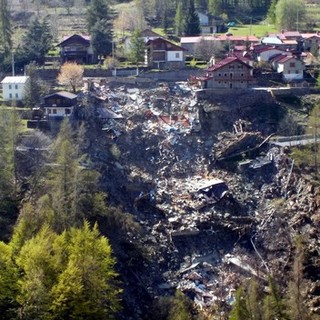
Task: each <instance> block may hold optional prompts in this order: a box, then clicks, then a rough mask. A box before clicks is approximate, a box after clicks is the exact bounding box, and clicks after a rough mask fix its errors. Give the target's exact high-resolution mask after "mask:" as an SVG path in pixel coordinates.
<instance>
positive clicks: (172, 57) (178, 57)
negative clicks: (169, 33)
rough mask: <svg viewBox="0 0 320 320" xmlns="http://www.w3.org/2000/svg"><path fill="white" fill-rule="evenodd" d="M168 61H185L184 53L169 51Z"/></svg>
mask: <svg viewBox="0 0 320 320" xmlns="http://www.w3.org/2000/svg"><path fill="white" fill-rule="evenodd" d="M167 61H183V51H167Z"/></svg>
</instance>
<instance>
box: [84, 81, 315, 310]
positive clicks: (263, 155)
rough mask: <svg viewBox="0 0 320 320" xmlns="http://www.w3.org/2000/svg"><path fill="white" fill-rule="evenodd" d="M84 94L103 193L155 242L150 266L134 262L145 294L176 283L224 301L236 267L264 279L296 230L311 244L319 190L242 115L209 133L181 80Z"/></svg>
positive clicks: (95, 88)
mask: <svg viewBox="0 0 320 320" xmlns="http://www.w3.org/2000/svg"><path fill="white" fill-rule="evenodd" d="M89 92H90V93H85V94H90V95H93V96H94V99H96V100H95V101H96V105H95V106H96V108H97V110H98V112H97V114H98V117H99V119H100V122H101V135H100V136H99V139H98V140H97V142H96V144H95V149H99V150H100V157H99V158H98V157H97V158H96V159H95V161H96V162H101V163H104V167H103V168H104V169H103V170H104V171H103V172H102V174H103V179H104V184H105V187H106V190H107V191H108V193H109V196H110V201H112V202H114V203H116V204H119V205H121V206H123V207H124V208H125V209H126V210H127V211H129V212H130V213H132V214H134V215H135V217H136V218H137V220H138V221H139V223H140V224H141V225H142V226H143V228H144V229H145V238H144V240H143V242H144V244H145V245H146V246H152V247H154V248H155V250H154V252H155V253H154V257H153V259H154V264H153V266H152V267H150V269H149V270H148V271H146V270H145V272H143V270H140V271H141V274H140V277H141V278H145V279H146V283H150V282H151V283H152V282H153V283H152V285H151V286H149V287H148V288H147V290H148V291H149V292H152V293H153V294H154V295H159V294H160V295H161V294H166V292H171V291H172V289H180V290H181V291H183V292H185V293H186V294H188V295H189V296H190V297H191V298H192V299H193V300H194V301H195V303H197V304H198V305H199V306H200V307H201V308H207V307H210V306H211V305H212V304H214V303H216V301H217V300H220V301H224V302H225V303H227V304H229V303H231V302H232V299H233V292H234V289H235V288H236V286H237V283H238V282H239V281H240V280H241V276H239V274H241V275H242V276H243V277H246V276H254V277H257V278H260V279H261V281H264V280H265V279H266V273H267V270H269V271H270V270H272V271H275V270H278V271H279V270H284V268H285V267H287V264H288V261H290V259H292V251H291V247H292V241H293V239H292V237H293V235H294V234H295V233H299V232H309V233H310V237H311V238H312V246H314V247H315V248H316V246H318V245H319V233H318V231H317V229H316V228H317V227H318V226H319V221H320V219H319V217H320V212H319V207H320V203H319V201H320V200H319V199H320V191H319V188H318V187H315V186H313V185H312V184H311V183H308V182H307V181H306V180H305V179H304V178H303V177H302V176H300V175H297V174H296V173H294V170H293V169H294V163H293V162H292V160H291V159H290V158H288V156H287V155H286V154H285V153H284V152H283V150H282V149H281V148H279V147H271V146H268V144H267V143H265V142H267V140H266V137H264V136H263V135H262V134H261V132H258V131H252V130H251V125H250V123H249V122H247V121H245V120H238V121H237V122H235V123H234V126H233V132H231V131H230V132H222V133H221V134H220V135H218V136H213V135H210V134H209V131H210V130H207V129H206V128H204V127H203V125H202V123H201V119H200V116H199V110H200V108H199V106H200V105H202V104H203V103H202V102H201V103H200V102H199V101H198V100H197V98H196V96H195V95H194V94H193V92H192V90H189V89H188V87H187V85H186V84H181V83H179V84H172V85H167V84H160V85H159V86H157V87H155V88H150V89H141V88H130V87H126V86H119V87H115V88H113V89H111V87H110V86H108V85H107V84H104V83H94V84H92V85H91V86H90V91H89ZM232 112H233V113H234V112H235V111H234V110H233V111H232ZM233 116H235V115H234V114H233ZM262 145H263V149H260V148H261V146H262ZM112 148H113V149H112ZM103 149H105V153H103V152H102V153H101V150H103ZM111 149H112V150H117V154H114V155H113V156H110V152H109V151H110V150H111ZM248 151H254V152H252V153H249V152H248ZM104 154H105V155H104ZM249 156H250V157H251V158H249ZM103 157H105V158H108V161H104V159H103ZM105 160H106V159H105ZM217 160H218V161H217ZM228 160H231V162H232V163H231V170H230V168H229V167H228V166H230V163H228ZM225 163H226V166H224V164H225ZM221 164H222V166H221ZM287 233H288V234H287ZM275 237H277V238H278V237H279V239H278V240H279V241H277V242H276V243H275V241H273V240H274V238H275ZM288 241H289V242H290V248H289V247H288ZM239 248H241V249H242V250H243V251H241V250H240V251H239ZM247 248H250V250H246V249H247ZM253 248H254V249H255V250H253ZM262 256H263V259H261V258H262ZM318 256H319V254H318ZM318 256H317V257H316V258H314V260H317V259H318ZM252 261H255V263H256V266H253V264H252ZM231 266H233V267H231ZM259 270H260V271H259ZM261 270H264V271H263V272H262V271H261ZM159 274H160V275H161V280H159ZM147 278H148V280H147ZM150 279H151V280H150ZM152 279H153V280H152ZM142 282H143V281H142ZM314 290H316V289H314ZM319 306H320V304H319ZM316 308H317V306H314V310H315V309H316Z"/></svg>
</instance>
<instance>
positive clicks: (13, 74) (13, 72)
mask: <svg viewBox="0 0 320 320" xmlns="http://www.w3.org/2000/svg"><path fill="white" fill-rule="evenodd" d="M11 58H12V61H11V65H12V76H13V77H14V76H15V71H14V65H15V62H14V51H13V50H12V56H11Z"/></svg>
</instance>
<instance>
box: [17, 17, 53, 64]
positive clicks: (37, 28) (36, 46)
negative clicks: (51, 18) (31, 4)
mask: <svg viewBox="0 0 320 320" xmlns="http://www.w3.org/2000/svg"><path fill="white" fill-rule="evenodd" d="M52 41H53V37H52V34H51V30H50V26H49V24H48V22H47V21H46V20H45V19H44V20H43V21H40V20H39V19H38V18H36V19H35V20H33V21H32V23H31V25H30V26H29V29H28V31H27V33H26V34H25V35H24V37H23V38H22V45H21V47H19V48H18V49H17V59H16V61H17V64H18V65H21V66H24V65H25V64H28V63H30V62H32V61H35V62H36V63H39V64H43V63H44V60H45V55H46V54H47V53H48V51H49V50H50V49H51V47H52Z"/></svg>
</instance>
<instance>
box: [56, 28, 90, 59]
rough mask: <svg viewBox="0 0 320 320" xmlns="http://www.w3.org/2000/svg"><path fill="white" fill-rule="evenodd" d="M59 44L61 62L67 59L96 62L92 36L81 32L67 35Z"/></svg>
mask: <svg viewBox="0 0 320 320" xmlns="http://www.w3.org/2000/svg"><path fill="white" fill-rule="evenodd" d="M57 46H58V47H59V48H60V61H61V63H64V62H66V61H74V62H77V63H80V64H81V63H86V64H90V63H95V62H96V57H95V55H94V52H93V49H92V45H91V39H90V36H86V35H80V34H73V35H71V36H66V37H64V39H63V40H62V41H61V42H60V43H58V44H57Z"/></svg>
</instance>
